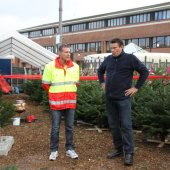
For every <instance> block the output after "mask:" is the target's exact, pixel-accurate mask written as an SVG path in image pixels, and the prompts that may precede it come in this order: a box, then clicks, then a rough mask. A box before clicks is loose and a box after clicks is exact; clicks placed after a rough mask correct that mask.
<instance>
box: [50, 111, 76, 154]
mask: <svg viewBox="0 0 170 170" xmlns="http://www.w3.org/2000/svg"><path fill="white" fill-rule="evenodd" d="M74 113H75V110H74V109H65V110H51V119H52V127H51V137H50V150H51V151H52V152H54V151H57V150H58V147H59V131H60V123H61V116H62V115H63V116H64V121H65V135H66V144H65V147H66V150H72V149H74V147H73V128H74Z"/></svg>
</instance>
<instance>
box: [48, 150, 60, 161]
mask: <svg viewBox="0 0 170 170" xmlns="http://www.w3.org/2000/svg"><path fill="white" fill-rule="evenodd" d="M57 157H58V151H55V152H51V154H50V156H49V160H50V161H55V160H56V158H57Z"/></svg>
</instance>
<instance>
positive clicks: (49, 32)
mask: <svg viewBox="0 0 170 170" xmlns="http://www.w3.org/2000/svg"><path fill="white" fill-rule="evenodd" d="M42 34H43V36H46V35H53V34H54V28H49V29H44V30H42Z"/></svg>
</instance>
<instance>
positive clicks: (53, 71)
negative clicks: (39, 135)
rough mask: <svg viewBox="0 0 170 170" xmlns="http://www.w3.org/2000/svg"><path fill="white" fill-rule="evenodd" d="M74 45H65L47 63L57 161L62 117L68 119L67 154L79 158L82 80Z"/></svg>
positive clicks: (46, 80)
mask: <svg viewBox="0 0 170 170" xmlns="http://www.w3.org/2000/svg"><path fill="white" fill-rule="evenodd" d="M70 56H71V53H70V47H69V46H68V45H61V46H60V47H59V53H58V57H57V58H56V59H55V60H54V61H51V62H50V63H48V64H47V65H46V66H45V69H44V72H43V77H42V87H43V88H44V89H45V90H46V91H47V92H48V98H49V105H50V110H51V120H52V126H51V137H50V150H51V154H50V156H49V160H56V158H57V157H58V147H59V130H60V122H61V116H62V115H63V116H64V120H65V134H66V144H65V147H66V156H69V157H71V158H72V159H75V158H78V155H77V153H76V152H75V150H74V144H73V128H74V113H75V109H76V95H77V94H76V92H77V86H78V83H79V66H78V65H77V64H76V63H74V62H72V61H71V57H70Z"/></svg>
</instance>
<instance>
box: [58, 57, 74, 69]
mask: <svg viewBox="0 0 170 170" xmlns="http://www.w3.org/2000/svg"><path fill="white" fill-rule="evenodd" d="M59 59H60V57H57V58H56V59H55V67H57V68H61V69H64V66H63V65H62V64H61V63H60V60H59ZM73 66H74V65H73V62H72V61H71V60H69V61H67V68H70V67H73Z"/></svg>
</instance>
